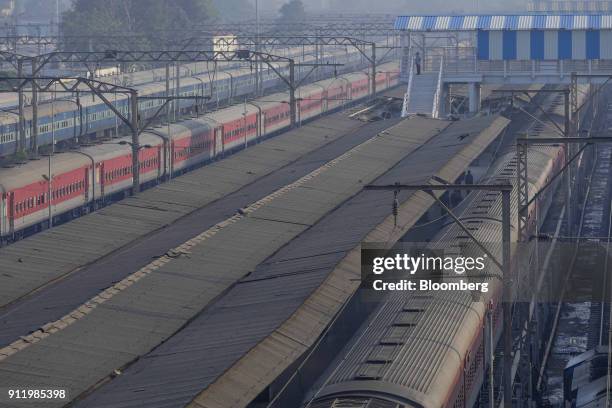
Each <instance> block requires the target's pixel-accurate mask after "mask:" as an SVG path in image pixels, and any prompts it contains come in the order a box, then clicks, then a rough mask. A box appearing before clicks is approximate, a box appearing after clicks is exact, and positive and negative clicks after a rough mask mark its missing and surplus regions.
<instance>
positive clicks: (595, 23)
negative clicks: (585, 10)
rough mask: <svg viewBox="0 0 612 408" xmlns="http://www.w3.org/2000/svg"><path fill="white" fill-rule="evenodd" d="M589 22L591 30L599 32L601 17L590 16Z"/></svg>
mask: <svg viewBox="0 0 612 408" xmlns="http://www.w3.org/2000/svg"><path fill="white" fill-rule="evenodd" d="M588 19H589V22H588V25H589V28H590V29H592V30H598V29H600V28H601V16H597V15H592V16H588Z"/></svg>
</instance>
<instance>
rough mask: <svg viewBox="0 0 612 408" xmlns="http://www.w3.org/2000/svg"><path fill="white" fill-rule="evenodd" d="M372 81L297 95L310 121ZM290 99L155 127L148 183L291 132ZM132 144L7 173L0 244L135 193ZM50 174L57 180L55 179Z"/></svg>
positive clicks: (0, 184)
mask: <svg viewBox="0 0 612 408" xmlns="http://www.w3.org/2000/svg"><path fill="white" fill-rule="evenodd" d="M380 68H381V71H380V72H379V73H377V75H376V83H377V88H378V89H379V90H384V89H386V88H389V87H391V86H394V85H396V84H397V83H398V80H399V73H398V64H397V63H388V64H384V65H381V66H380ZM369 90H370V78H369V74H368V73H366V72H355V73H351V74H346V75H341V76H338V77H337V78H333V79H327V80H323V81H319V82H316V83H313V84H310V85H306V86H303V87H300V88H299V89H298V90H296V98H297V99H298V104H297V112H296V114H297V119H298V122H303V121H306V120H308V119H311V118H313V117H316V116H318V115H321V114H323V113H325V112H328V111H331V110H333V109H336V108H339V107H341V106H344V105H346V104H349V103H352V102H354V101H357V100H359V99H362V98H364V97H366V96H368V95H369ZM289 108H290V107H289V95H288V93H286V92H285V93H277V94H272V95H268V96H265V97H263V98H260V99H257V100H254V101H249V102H245V103H244V104H239V105H235V106H232V107H229V108H226V109H221V110H218V111H215V112H212V113H210V114H207V115H205V116H202V117H199V118H193V119H189V120H184V121H181V122H178V123H174V124H171V125H169V126H160V127H156V128H154V129H152V130H150V131H147V132H145V133H143V134H142V135H141V137H140V144H141V147H142V148H141V150H140V151H139V153H138V154H139V162H140V170H139V171H140V181H141V184H143V185H147V184H152V183H155V182H158V181H161V180H164V179H166V178H168V177H169V176H172V175H173V174H177V173H180V172H182V171H185V170H187V169H189V168H190V167H193V166H196V165H199V164H202V163H205V162H207V161H210V160H213V159H216V158H220V157H222V156H223V155H224V154H227V153H229V152H231V151H234V150H236V149H240V148H243V147H247V146H248V145H249V144H250V143H252V142H254V141H256V140H259V139H262V138H265V137H268V136H270V135H272V134H274V133H276V132H278V131H280V130H283V129H286V128H288V127H289V126H290V111H289ZM129 141H130V139H129V138H127V137H126V138H123V139H115V140H113V141H111V142H108V143H104V144H98V145H94V146H89V147H83V148H81V149H80V150H74V151H69V152H65V153H61V154H56V155H53V156H52V158H51V171H49V160H48V159H47V158H42V159H41V160H34V161H30V162H28V163H26V164H23V165H17V166H15V167H12V168H3V169H0V194H1V199H0V215H1V216H0V238H1V241H7V240H13V239H16V238H19V237H20V236H21V235H23V234H24V232H29V231H32V230H35V229H37V228H39V227H42V226H44V225H45V224H46V223H47V222H48V220H49V215H50V214H51V216H52V217H65V216H68V217H71V216H75V215H80V214H81V213H84V212H87V211H89V210H90V209H92V208H95V207H96V205H97V204H103V203H105V202H108V201H109V200H111V199H113V198H115V197H117V195H122V194H124V193H126V192H128V191H129V190H130V188H131V187H132V151H131V146H130V145H129ZM49 173H50V174H49Z"/></svg>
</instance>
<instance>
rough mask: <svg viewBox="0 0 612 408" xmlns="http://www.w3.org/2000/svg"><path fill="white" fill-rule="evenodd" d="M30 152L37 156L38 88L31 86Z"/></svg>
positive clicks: (34, 66)
mask: <svg viewBox="0 0 612 408" xmlns="http://www.w3.org/2000/svg"><path fill="white" fill-rule="evenodd" d="M36 72H37V68H36V61H35V60H33V61H32V77H33V79H32V80H33V82H34V83H36V79H35V78H36ZM30 153H31V154H32V155H34V157H36V156H38V89H36V86H33V87H32V131H31V133H30Z"/></svg>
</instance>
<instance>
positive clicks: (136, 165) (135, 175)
mask: <svg viewBox="0 0 612 408" xmlns="http://www.w3.org/2000/svg"><path fill="white" fill-rule="evenodd" d="M130 115H131V116H130V119H131V123H132V126H131V131H132V143H131V145H132V194H138V193H139V192H140V161H139V160H138V156H139V153H140V138H139V131H138V116H139V115H138V91H135V90H134V91H132V92H131V93H130Z"/></svg>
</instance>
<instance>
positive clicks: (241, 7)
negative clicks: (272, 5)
mask: <svg viewBox="0 0 612 408" xmlns="http://www.w3.org/2000/svg"><path fill="white" fill-rule="evenodd" d="M213 5H214V6H215V8H216V9H217V11H218V12H219V16H220V17H221V18H222V19H223V20H224V21H241V20H248V19H252V18H253V17H254V16H255V7H254V6H253V4H251V3H250V2H249V1H248V0H213Z"/></svg>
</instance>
